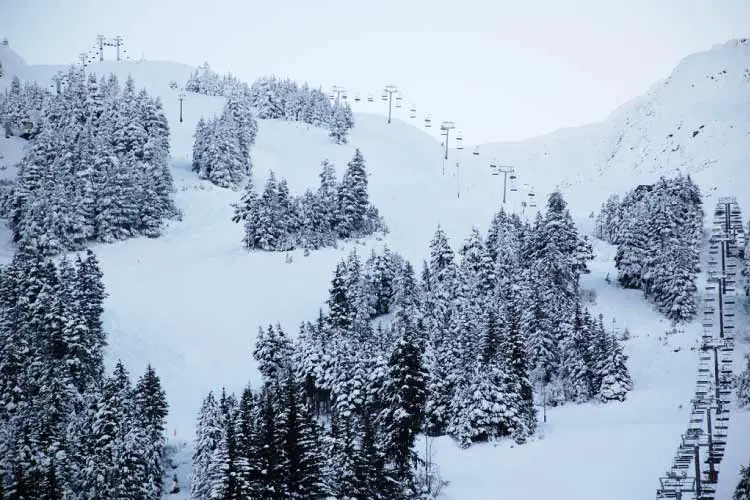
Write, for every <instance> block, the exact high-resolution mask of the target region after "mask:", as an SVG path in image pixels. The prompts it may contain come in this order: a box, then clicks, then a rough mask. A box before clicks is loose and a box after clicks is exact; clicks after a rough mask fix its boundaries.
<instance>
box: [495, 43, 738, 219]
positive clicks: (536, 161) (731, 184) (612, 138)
mask: <svg viewBox="0 0 750 500" xmlns="http://www.w3.org/2000/svg"><path fill="white" fill-rule="evenodd" d="M481 150H482V151H483V152H486V153H487V155H489V156H490V157H496V158H497V159H498V160H499V161H502V162H504V163H510V164H513V165H516V166H517V168H518V170H519V179H522V178H523V177H524V173H528V175H529V177H530V178H531V179H532V180H531V182H532V183H537V184H538V186H539V187H542V188H549V187H550V186H551V185H553V184H554V183H559V185H560V187H561V188H563V189H565V190H568V191H570V192H571V193H573V192H577V193H583V192H586V193H589V195H587V196H581V197H578V196H574V197H573V198H574V199H575V201H576V202H578V201H580V202H584V204H583V205H579V207H580V208H581V210H582V213H583V212H584V211H586V212H588V211H589V210H592V209H595V208H597V207H596V204H597V203H600V201H601V200H600V199H599V197H598V196H591V193H592V191H593V192H595V193H597V194H598V193H602V192H621V191H622V190H623V189H625V188H627V187H629V186H633V185H635V184H642V183H643V184H645V183H649V182H652V181H653V180H654V179H655V178H658V176H660V175H670V174H672V173H674V172H676V171H678V170H679V171H681V172H683V173H689V174H690V175H691V176H692V177H693V178H694V179H695V180H696V181H697V182H698V183H699V185H700V186H701V188H702V191H703V194H704V196H707V197H708V198H706V205H707V206H710V205H711V204H712V203H713V201H712V200H713V197H714V196H715V195H718V196H722V195H725V194H726V193H731V194H732V195H735V196H737V197H738V201H739V202H740V204H741V205H742V206H748V203H750V193H748V189H747V187H748V186H750V181H749V180H748V179H749V177H748V175H747V151H750V40H749V39H737V40H730V41H728V42H726V43H724V44H720V45H716V46H714V47H713V48H711V49H710V50H707V51H705V52H701V53H697V54H692V55H690V56H688V57H686V58H684V59H683V60H682V61H681V62H680V64H679V65H678V66H677V67H676V68H675V69H674V71H672V73H671V74H670V75H669V77H667V78H666V79H664V80H662V81H660V82H657V83H655V84H654V85H653V86H652V87H651V88H650V89H649V90H648V92H646V94H644V95H643V96H640V97H638V98H636V99H633V100H632V101H630V102H628V103H626V104H624V105H623V106H621V107H620V108H618V109H617V110H615V111H613V112H612V113H611V115H610V116H609V117H608V118H607V119H606V120H605V121H603V122H600V123H595V124H591V125H586V126H583V127H576V128H568V129H563V130H559V131H557V132H554V133H552V134H549V135H545V136H542V137H539V138H535V139H531V140H528V141H522V142H516V143H492V144H485V145H482V146H481ZM742 187H744V188H745V189H741V188H742ZM542 190H543V191H544V189H542ZM717 193H718V194H717Z"/></svg>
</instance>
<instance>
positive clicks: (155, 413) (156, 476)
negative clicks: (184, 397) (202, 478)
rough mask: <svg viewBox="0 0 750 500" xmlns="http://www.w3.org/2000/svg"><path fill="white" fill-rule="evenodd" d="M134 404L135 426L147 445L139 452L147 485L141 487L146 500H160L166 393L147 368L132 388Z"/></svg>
mask: <svg viewBox="0 0 750 500" xmlns="http://www.w3.org/2000/svg"><path fill="white" fill-rule="evenodd" d="M134 401H135V421H136V425H137V426H138V427H139V428H140V429H141V430H142V431H143V432H144V434H145V437H146V442H147V444H148V446H147V449H144V450H143V454H144V456H145V459H146V477H147V481H148V484H147V485H144V487H145V489H147V491H148V496H149V498H160V496H161V492H162V484H161V483H162V477H163V476H164V470H165V467H164V444H165V438H164V430H165V423H164V420H165V418H166V416H167V409H168V405H167V396H166V393H165V392H164V389H162V387H161V382H160V381H159V377H158V376H157V375H156V372H155V371H154V369H153V368H151V365H148V366H147V367H146V372H145V373H144V374H143V376H142V377H141V378H140V379H138V382H137V383H136V385H135V392H134Z"/></svg>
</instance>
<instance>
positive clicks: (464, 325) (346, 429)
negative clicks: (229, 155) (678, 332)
mask: <svg viewBox="0 0 750 500" xmlns="http://www.w3.org/2000/svg"><path fill="white" fill-rule="evenodd" d="M458 253H459V256H460V259H458V258H457V256H456V254H455V252H454V251H453V249H452V248H451V246H450V244H449V242H448V238H447V235H446V234H445V233H444V232H443V231H442V229H440V228H438V230H437V231H436V233H435V236H434V238H433V240H432V242H431V244H430V255H429V259H427V260H425V262H424V263H423V268H422V273H421V276H419V277H418V276H417V275H416V273H415V270H414V267H413V266H412V265H411V263H409V262H408V261H406V260H405V259H403V258H402V257H401V256H399V255H398V254H396V253H395V252H392V251H391V250H389V249H387V248H385V249H384V250H383V251H382V253H375V252H373V253H372V254H371V255H370V256H369V257H368V258H367V259H366V260H364V261H362V259H360V257H359V256H358V255H357V254H356V252H353V253H351V254H350V255H349V256H348V258H346V259H345V260H343V261H341V262H340V263H339V264H338V265H337V267H336V269H335V271H334V274H333V278H332V282H331V287H330V294H329V298H328V301H327V310H326V311H325V312H324V311H321V312H320V315H319V317H318V318H317V319H316V320H314V321H309V322H305V323H303V324H302V325H301V326H300V330H299V334H298V335H297V338H296V339H295V340H292V339H291V338H290V337H289V336H288V335H287V334H286V333H285V332H284V330H283V329H282V328H281V327H280V325H276V326H268V327H267V328H260V329H259V331H258V335H257V337H256V343H255V347H254V351H253V356H254V358H255V359H256V361H257V363H258V367H259V370H260V372H261V374H262V377H263V380H264V384H263V386H262V387H260V388H259V389H257V390H256V391H255V392H251V391H250V390H247V391H245V393H244V394H243V396H242V400H243V401H245V400H247V401H252V403H250V402H249V403H248V405H249V406H250V407H252V408H254V410H252V411H249V412H244V413H243V412H242V411H241V410H240V409H239V408H240V407H241V406H242V405H239V406H237V405H236V404H235V403H228V404H224V406H226V407H227V408H230V409H229V410H227V411H226V412H225V413H224V416H223V417H210V418H207V417H206V413H211V414H215V413H217V412H218V413H222V410H221V408H222V407H223V406H222V404H221V403H220V402H219V403H216V402H215V399H216V398H215V397H214V396H213V395H209V396H208V397H207V399H206V402H204V410H203V411H202V412H201V416H200V418H199V425H198V430H197V443H198V446H197V448H196V455H195V457H194V463H195V464H196V476H195V478H194V481H195V482H194V484H197V485H198V486H195V488H197V489H196V490H194V491H195V493H194V494H195V495H196V498H199V499H202V498H210V496H206V495H209V493H206V492H209V491H212V489H214V490H215V489H216V488H225V487H227V486H226V485H228V484H232V485H235V486H233V487H234V488H240V487H239V486H237V483H236V482H234V479H233V478H237V477H239V476H240V475H241V476H242V477H244V478H245V479H243V481H244V482H243V484H247V485H248V486H247V487H248V488H251V489H252V491H254V492H256V493H255V495H256V496H257V498H289V496H293V493H292V492H293V491H297V488H298V486H297V485H298V484H300V483H299V482H298V481H300V479H299V478H300V477H301V475H303V476H304V477H305V478H306V479H305V484H307V485H312V484H314V485H316V486H315V489H311V490H310V491H316V492H321V493H320V495H321V497H322V498H325V497H326V495H330V496H333V497H335V498H420V497H422V496H425V497H429V495H430V492H429V491H427V490H428V488H427V486H426V484H427V482H425V481H423V480H422V479H423V478H424V476H425V470H426V457H423V456H422V457H421V456H419V454H418V453H417V450H416V449H415V442H416V439H417V435H418V434H419V433H424V434H426V435H429V436H441V435H449V436H452V437H453V438H454V439H456V440H457V441H458V442H459V443H460V444H461V445H463V446H469V445H471V444H472V443H476V442H482V441H490V440H495V439H500V438H504V437H510V438H512V439H514V440H515V441H517V442H524V441H526V440H528V439H529V438H530V437H531V436H532V435H533V434H534V432H535V429H536V425H537V411H536V408H535V403H537V404H538V403H542V404H550V405H555V404H563V403H565V402H568V401H575V402H583V401H588V400H591V399H597V400H600V401H604V402H606V401H613V400H615V401H618V400H619V401H621V400H624V399H625V398H626V396H627V393H628V391H629V390H630V389H631V388H632V382H631V379H630V376H629V373H628V369H627V366H626V360H627V357H626V355H625V354H624V353H623V347H622V345H621V343H620V342H619V341H618V340H617V339H616V338H615V337H614V335H612V334H611V333H610V332H607V331H606V330H605V328H604V326H603V321H602V318H601V317H598V318H596V317H593V316H592V315H591V314H590V313H589V312H588V311H587V310H586V308H585V307H584V305H583V304H582V301H581V298H580V295H581V294H580V284H579V278H580V275H581V274H582V273H585V272H587V264H586V263H587V262H588V261H589V260H590V259H591V258H592V250H591V246H590V244H589V243H588V241H587V240H586V238H585V237H581V236H580V235H579V234H578V232H577V230H576V229H575V226H574V224H573V222H572V219H571V218H570V214H569V213H568V211H567V208H566V205H565V202H564V200H563V199H562V196H561V195H560V194H559V193H553V194H552V195H551V196H550V198H549V202H548V206H547V212H546V214H545V215H544V216H542V215H541V214H540V215H539V216H538V217H537V219H536V220H535V221H534V223H533V224H526V223H523V222H522V221H521V220H520V218H518V217H517V216H515V215H508V214H505V213H504V212H502V211H501V212H499V213H498V214H497V215H496V216H495V217H494V219H493V221H492V224H491V227H490V230H489V231H488V234H487V235H486V237H482V235H481V234H480V233H479V232H478V231H477V230H476V229H475V230H473V231H472V233H471V234H470V236H469V237H468V238H467V239H466V240H465V242H464V243H463V245H462V246H461V248H460V250H459V252H458ZM211 399H213V400H214V402H213V403H212V402H211ZM224 399H228V400H230V401H232V400H233V397H232V396H223V397H222V400H224ZM207 406H208V407H212V406H213V407H215V408H218V410H208V409H206V407H207ZM231 408H235V409H234V410H232V409H231ZM290 415H296V416H295V417H294V418H291V417H290ZM207 420H209V421H212V422H223V426H222V425H219V424H216V425H219V427H221V429H222V431H221V432H218V431H211V430H210V429H213V427H212V426H207V425H206V424H205V422H206V421H207ZM290 421H291V422H294V424H293V425H294V426H296V427H290V424H289V422H290ZM240 427H243V428H244V430H243V431H242V432H243V435H248V434H249V435H251V436H254V437H253V438H252V439H250V440H249V441H247V444H246V445H238V444H233V443H232V442H231V439H234V438H231V439H230V437H229V436H238V435H240V431H239V430H238V429H239V428H240ZM295 429H296V430H295ZM300 429H305V430H300ZM244 433H247V434H244ZM237 439H239V438H237ZM274 442H275V443H284V445H283V446H282V445H276V446H273V445H271V444H270V443H274ZM302 443H304V444H302ZM223 449H227V450H230V449H233V450H245V451H237V453H236V454H235V455H232V453H230V452H227V453H224V452H223V451H217V450H223ZM267 449H274V450H276V452H277V453H276V455H275V458H274V459H276V460H278V462H276V463H275V465H274V467H275V468H274V467H269V466H268V465H267V462H265V461H264V460H268V458H266V457H265V456H264V454H263V453H264V452H263V451H262V450H267ZM259 450H261V451H259ZM227 456H230V457H231V456H234V457H235V458H234V459H231V458H229V459H225V458H223V457H227ZM300 456H306V457H314V458H311V459H310V461H309V462H306V463H312V464H315V465H314V466H311V467H310V468H306V467H305V466H303V465H301V462H300V461H299V459H296V458H294V459H293V458H291V457H300ZM212 457H214V458H212ZM215 457H222V458H221V460H219V461H217V459H215ZM226 460H228V462H227V461H226ZM295 460H296V461H295ZM248 463H249V464H250V465H249V466H248V465H247V464H248ZM227 464H230V465H227ZM240 467H243V468H246V469H245V470H247V471H248V472H245V473H242V474H239V473H238V474H231V473H228V472H227V471H233V470H239V468H240ZM253 470H255V471H262V473H261V474H255V473H252V472H250V471H253ZM221 491H226V490H221ZM231 491H240V490H231ZM242 491H244V490H242ZM258 491H260V492H263V493H257V492H258ZM236 495H238V496H231V495H230V496H226V497H225V498H242V496H241V493H237V494H236ZM312 498H315V497H312Z"/></svg>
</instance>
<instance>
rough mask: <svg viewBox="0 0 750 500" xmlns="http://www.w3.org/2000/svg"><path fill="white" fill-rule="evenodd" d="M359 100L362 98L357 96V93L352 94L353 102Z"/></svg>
mask: <svg viewBox="0 0 750 500" xmlns="http://www.w3.org/2000/svg"><path fill="white" fill-rule="evenodd" d="M361 100H362V98H361V97H359V94H354V102H359V101H361Z"/></svg>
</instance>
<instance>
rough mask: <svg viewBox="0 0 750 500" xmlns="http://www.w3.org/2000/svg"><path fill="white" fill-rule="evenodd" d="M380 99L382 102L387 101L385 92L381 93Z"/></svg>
mask: <svg viewBox="0 0 750 500" xmlns="http://www.w3.org/2000/svg"><path fill="white" fill-rule="evenodd" d="M380 98H381V99H382V100H384V101H387V100H388V92H386V91H385V90H384V91H383V93H382V94H381V95H380Z"/></svg>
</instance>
